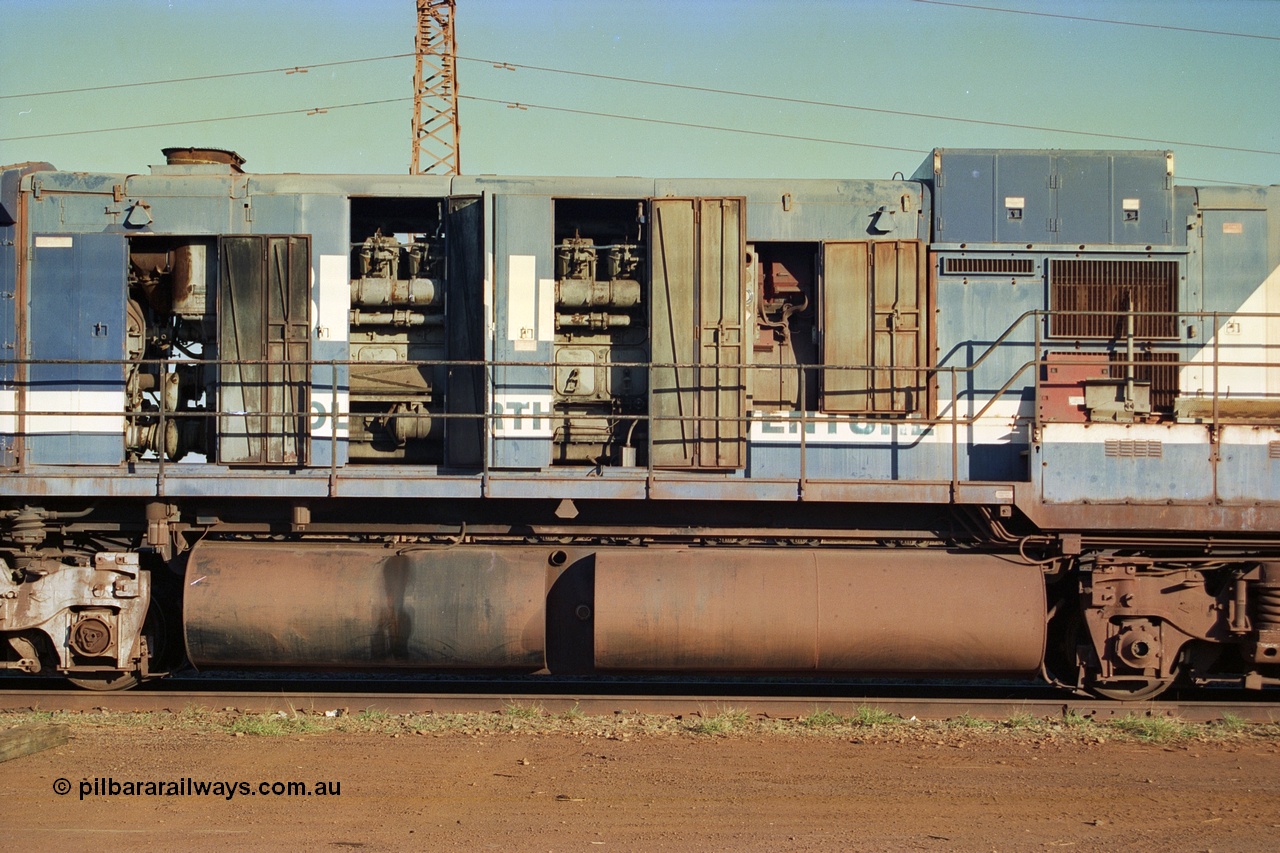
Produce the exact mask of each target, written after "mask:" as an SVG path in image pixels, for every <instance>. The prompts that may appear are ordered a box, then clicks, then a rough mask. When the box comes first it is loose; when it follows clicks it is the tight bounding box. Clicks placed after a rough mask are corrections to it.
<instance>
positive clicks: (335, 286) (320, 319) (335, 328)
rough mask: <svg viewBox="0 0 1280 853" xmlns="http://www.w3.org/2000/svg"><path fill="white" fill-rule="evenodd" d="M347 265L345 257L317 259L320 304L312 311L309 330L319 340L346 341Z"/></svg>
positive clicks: (348, 306)
mask: <svg viewBox="0 0 1280 853" xmlns="http://www.w3.org/2000/svg"><path fill="white" fill-rule="evenodd" d="M350 266H351V264H350V262H349V261H348V260H347V258H346V256H345V255H321V256H320V289H319V291H320V292H319V304H317V305H313V306H312V309H311V323H312V325H311V328H312V331H313V333H314V336H315V337H316V338H318V339H320V340H326V341H345V340H347V338H348V337H349V333H350V324H351V276H350Z"/></svg>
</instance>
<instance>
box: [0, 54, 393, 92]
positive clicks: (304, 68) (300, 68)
mask: <svg viewBox="0 0 1280 853" xmlns="http://www.w3.org/2000/svg"><path fill="white" fill-rule="evenodd" d="M409 56H413V54H412V53H392V54H388V55H387V56H369V57H366V58H364V59H342V60H339V61H337V62H313V63H311V64H310V65H290V66H288V67H285V68H262V69H259V70H257V71H228V72H226V73H225V74H201V75H198V76H196V77H169V78H166V79H164V80H142V81H139V82H137V83H109V84H107V85H104V86H81V87H79V88H75V89H50V90H49V91H46V92H24V93H22V94H20V95H0V101H4V100H9V99H11V98H40V97H44V96H45V95H76V94H79V93H81V92H105V91H107V90H109V89H134V88H137V87H138V86H164V85H167V84H170V83H195V82H198V81H200V80H225V79H227V78H228V77H253V76H254V75H258V74H281V73H283V74H306V73H307V72H308V71H310V70H311V69H313V68H332V67H333V66H335V65H359V64H360V63H362V62H382V61H383V60H386V59H404V58H405V57H409Z"/></svg>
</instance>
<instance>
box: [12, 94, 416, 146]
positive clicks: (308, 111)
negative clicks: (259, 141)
mask: <svg viewBox="0 0 1280 853" xmlns="http://www.w3.org/2000/svg"><path fill="white" fill-rule="evenodd" d="M412 100H413V98H410V97H405V98H384V99H383V100H380V101H361V102H359V103H355V104H332V105H330V106H327V107H310V108H303V109H300V110H273V111H272V112H267V113H248V114H245V115H237V116H219V117H218V118H193V119H186V120H185V121H165V122H158V123H155V124H131V125H125V126H123V127H97V128H93V129H92V130H67V131H63V132H62V133H37V134H33V135H31V136H4V137H0V142H18V141H21V140H25V139H53V138H55V137H60V136H85V135H88V134H91V133H117V132H119V131H123V130H148V129H150V128H154V127H180V126H182V125H186V124H212V123H214V122H219V121H240V120H242V119H249V118H269V117H272V116H289V115H321V114H323V113H327V112H330V111H331V110H345V109H348V108H350V107H371V106H374V105H375V104H396V103H404V102H406V101H412Z"/></svg>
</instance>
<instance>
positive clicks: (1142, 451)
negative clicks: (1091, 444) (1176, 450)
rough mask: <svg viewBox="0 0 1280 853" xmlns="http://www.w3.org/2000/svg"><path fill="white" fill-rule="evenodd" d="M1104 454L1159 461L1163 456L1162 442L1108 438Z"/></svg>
mask: <svg viewBox="0 0 1280 853" xmlns="http://www.w3.org/2000/svg"><path fill="white" fill-rule="evenodd" d="M1104 453H1106V455H1107V456H1128V457H1140V458H1146V459H1159V458H1161V457H1162V456H1163V455H1164V442H1160V441H1143V440H1142V439H1136V440H1130V439H1127V438H1109V439H1107V441H1106V446H1105V448H1104Z"/></svg>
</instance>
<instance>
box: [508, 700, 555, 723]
mask: <svg viewBox="0 0 1280 853" xmlns="http://www.w3.org/2000/svg"><path fill="white" fill-rule="evenodd" d="M502 713H503V714H505V715H506V716H508V717H515V718H516V719H519V720H531V719H533V718H534V717H545V716H546V715H547V710H546V708H543V707H542V706H541V705H539V704H538V703H536V702H534V703H533V704H531V705H521V704H520V703H519V702H508V703H507V704H506V707H504V708H503V709H502Z"/></svg>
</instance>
